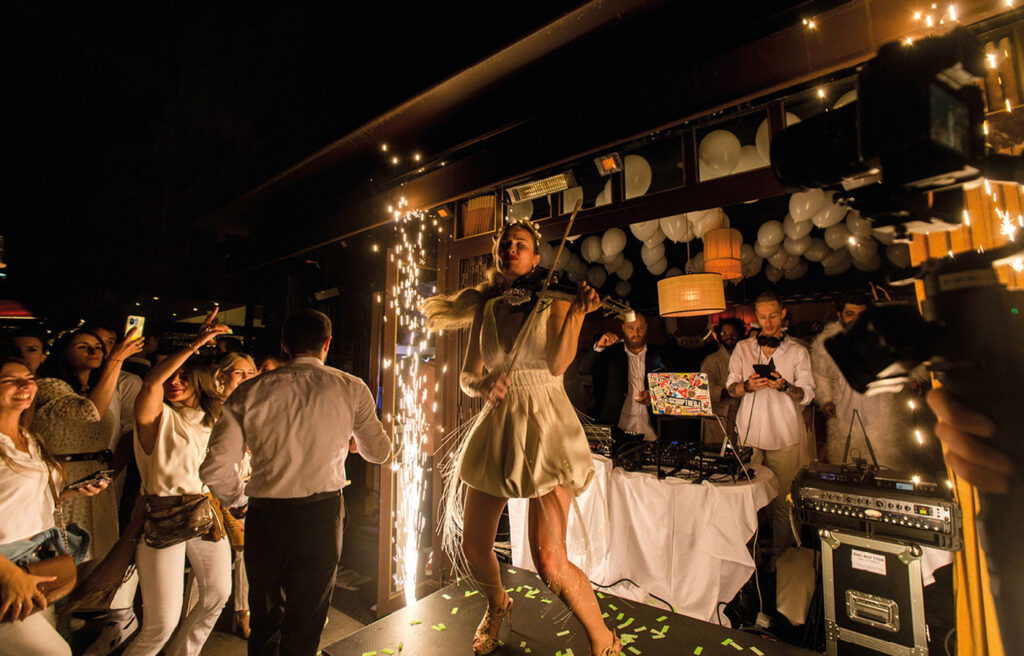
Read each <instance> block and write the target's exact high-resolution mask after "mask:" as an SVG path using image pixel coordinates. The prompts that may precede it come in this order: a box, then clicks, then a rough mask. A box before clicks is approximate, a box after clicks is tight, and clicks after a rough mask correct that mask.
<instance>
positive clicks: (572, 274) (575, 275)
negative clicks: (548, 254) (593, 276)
mask: <svg viewBox="0 0 1024 656" xmlns="http://www.w3.org/2000/svg"><path fill="white" fill-rule="evenodd" d="M566 275H567V276H568V277H569V280H570V281H572V282H579V281H581V280H583V274H581V273H580V272H579V271H576V270H575V269H570V270H569V272H568V273H566Z"/></svg>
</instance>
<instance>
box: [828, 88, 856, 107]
mask: <svg viewBox="0 0 1024 656" xmlns="http://www.w3.org/2000/svg"><path fill="white" fill-rule="evenodd" d="M856 99H857V90H856V89H854V90H853V91H847V92H846V93H844V94H843V95H841V96H839V100H837V101H836V102H835V104H834V105H832V109H839V108H840V107H843V106H844V105H849V104H850V103H852V102H853V101H854V100H856Z"/></svg>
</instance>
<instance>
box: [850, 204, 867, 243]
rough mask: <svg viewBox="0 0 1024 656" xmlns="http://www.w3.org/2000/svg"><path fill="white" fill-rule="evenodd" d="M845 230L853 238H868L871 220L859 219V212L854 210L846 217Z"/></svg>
mask: <svg viewBox="0 0 1024 656" xmlns="http://www.w3.org/2000/svg"><path fill="white" fill-rule="evenodd" d="M846 229H847V230H849V231H850V234H851V235H853V236H854V237H870V236H871V230H872V226H871V219H865V218H863V217H861V215H860V212H858V211H856V210H854V211H852V212H850V213H849V214H847V215H846Z"/></svg>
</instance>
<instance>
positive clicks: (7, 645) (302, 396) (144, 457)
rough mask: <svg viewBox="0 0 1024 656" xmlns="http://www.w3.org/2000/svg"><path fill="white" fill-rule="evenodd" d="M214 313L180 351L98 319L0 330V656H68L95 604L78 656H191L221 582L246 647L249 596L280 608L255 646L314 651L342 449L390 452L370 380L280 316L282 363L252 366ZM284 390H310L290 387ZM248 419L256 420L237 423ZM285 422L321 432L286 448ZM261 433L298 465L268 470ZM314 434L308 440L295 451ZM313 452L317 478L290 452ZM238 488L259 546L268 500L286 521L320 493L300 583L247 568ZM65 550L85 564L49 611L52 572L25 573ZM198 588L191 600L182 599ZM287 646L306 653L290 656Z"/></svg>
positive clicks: (336, 539)
mask: <svg viewBox="0 0 1024 656" xmlns="http://www.w3.org/2000/svg"><path fill="white" fill-rule="evenodd" d="M215 316H216V310H214V312H213V313H211V315H210V316H209V317H208V318H207V320H206V321H205V322H204V323H203V324H202V325H201V326H200V329H199V333H198V334H197V335H196V336H195V337H194V338H192V339H191V340H189V341H188V342H187V343H186V344H184V345H183V346H181V347H179V348H166V349H161V348H156V347H155V344H156V343H157V342H158V340H157V339H153V338H150V339H145V338H141V337H139V336H138V335H137V334H136V331H135V329H131V330H129V331H128V333H127V334H125V335H124V336H123V337H121V338H119V336H118V332H117V331H116V330H115V329H114V328H113V327H112V326H110V325H107V324H104V323H102V322H93V323H90V322H86V323H83V324H82V325H80V326H78V327H77V328H75V329H73V330H69V331H67V332H65V333H62V334H60V335H59V336H58V337H57V338H56V339H54V340H53V341H52V342H48V340H47V339H45V338H44V336H43V334H42V333H39V332H35V331H32V330H27V329H19V330H17V331H12V332H10V333H9V334H7V335H4V336H2V341H0V350H2V351H3V352H2V353H0V461H2V462H0V507H2V508H3V512H2V514H0V619H3V620H5V621H2V622H0V654H4V655H7V654H11V655H14V654H17V655H18V656H22V655H24V654H46V655H51V654H62V653H64V654H70V653H71V648H70V646H69V640H71V641H73V640H72V639H73V635H72V634H73V631H74V630H75V629H77V628H79V627H80V625H81V623H80V622H75V621H74V618H75V613H86V614H88V615H90V616H91V615H94V614H95V612H96V611H99V610H102V611H105V613H104V614H103V615H102V616H101V617H102V626H101V630H100V631H99V634H98V636H97V637H96V638H95V640H94V641H92V643H91V644H90V645H89V646H88V647H87V648H86V649H85V651H84V654H86V655H87V656H103V655H105V654H109V653H111V652H113V651H114V650H116V649H118V648H120V647H121V646H122V645H123V644H124V643H125V642H126V641H128V640H131V642H130V644H128V645H127V647H126V649H125V651H124V653H125V654H131V655H140V654H157V653H167V654H174V655H178V654H187V655H195V654H199V653H200V651H201V650H202V647H203V645H204V643H205V642H206V640H207V638H208V637H209V635H210V633H211V632H212V630H213V627H214V624H215V623H216V621H217V620H218V618H219V617H220V615H221V613H222V611H223V609H224V607H225V606H226V604H227V603H228V600H229V599H231V598H232V589H234V595H233V600H234V603H233V611H234V612H233V616H232V617H233V626H234V629H235V630H236V632H238V634H239V635H240V636H241V637H244V638H250V637H253V636H252V635H251V632H252V628H251V627H250V621H249V619H250V604H249V600H250V598H258V599H275V600H276V603H275V604H274V605H272V606H271V607H267V605H266V604H261V605H260V607H259V608H258V609H256V610H257V611H258V614H259V617H260V618H261V619H262V620H264V621H262V622H258V623H257V628H256V632H257V633H258V635H257V636H255V637H254V640H256V641H259V644H258V645H257V647H256V648H255V649H254V653H269V651H268V649H270V648H273V649H277V648H278V647H279V646H282V645H283V646H284V647H285V648H286V649H284V651H285V652H286V653H300V652H301V653H305V652H308V653H314V652H315V651H316V646H317V642H318V640H319V634H320V629H322V627H323V625H324V621H325V618H326V609H327V605H326V603H323V604H319V605H317V604H314V606H315V608H314V609H312V610H315V611H316V612H313V613H310V612H309V611H310V610H311V609H310V608H308V607H307V606H304V605H302V601H303V593H308V594H312V591H313V587H312V586H311V584H312V583H313V580H314V579H315V580H316V581H317V584H318V586H319V587H318V588H317V590H318V593H317V594H318V600H319V599H320V598H323V599H326V600H327V601H329V599H330V594H329V592H330V591H331V590H332V589H333V580H334V569H335V568H336V567H337V564H338V561H339V559H340V555H341V535H340V527H341V519H342V517H343V511H342V509H343V505H342V504H341V502H340V492H339V491H340V489H341V488H342V487H343V486H344V462H345V455H346V454H347V453H349V451H350V450H352V451H361V453H362V454H363V455H364V457H366V458H367V459H368V460H370V461H372V462H383V461H385V460H386V459H387V458H388V457H389V456H390V452H391V442H390V439H389V438H388V437H387V436H386V435H385V434H384V431H383V428H382V426H381V424H380V422H379V421H378V420H377V417H376V406H375V404H374V403H373V398H372V396H371V394H370V392H369V389H368V388H367V386H366V384H365V383H363V382H362V381H360V380H359V379H357V378H355V377H353V376H350V375H348V374H344V373H342V372H340V371H337V370H335V369H332V368H330V367H326V366H325V365H324V360H325V358H326V353H327V346H328V345H329V344H330V333H331V327H330V322H329V321H328V320H327V318H326V317H325V316H323V315H322V314H320V313H317V312H313V311H307V312H300V313H299V314H297V315H296V316H294V317H292V318H291V319H289V321H288V323H286V326H285V331H284V339H283V340H282V347H283V350H284V351H285V352H286V353H287V354H288V355H284V356H277V355H274V356H267V357H264V358H261V363H260V366H259V367H257V364H256V362H255V361H254V359H253V358H252V356H250V355H248V354H246V353H244V352H242V351H241V350H240V342H239V341H238V340H236V339H234V338H232V337H230V336H228V335H227V334H226V333H227V332H228V327H227V326H226V325H223V324H220V323H218V322H217V321H216V319H215ZM256 378H260V379H261V381H260V383H264V382H265V383H267V384H268V385H269V387H270V388H271V389H272V392H271V393H268V394H266V396H265V398H263V399H262V401H256V402H254V401H253V393H251V392H250V390H251V389H253V388H252V385H248V386H247V385H246V382H247V381H249V382H250V383H252V384H254V383H255V382H256V381H254V380H253V379H256ZM296 379H303V384H304V385H305V386H306V389H302V390H299V391H296V390H295V381H296ZM330 381H335V389H333V390H332V389H329V388H328V387H327V385H328V384H329V382H330ZM262 388H263V386H262V385H260V386H257V387H256V388H255V389H257V390H259V389H262ZM255 394H256V395H257V397H258V395H259V392H255ZM236 397H237V398H239V399H240V400H239V403H238V404H237V405H236V404H234V403H233V402H234V400H235V399H236ZM277 402H284V403H286V404H288V407H287V408H281V407H277V406H275V403H277ZM243 408H244V410H243ZM246 411H247V412H248V416H249V417H255V422H249V423H247V422H244V421H242V422H241V423H239V422H240V421H241V419H240V418H241V417H242V416H243V415H244V413H245V412H246ZM325 413H330V415H331V416H330V421H326V418H327V415H326V414H325ZM296 415H302V416H306V417H308V418H309V419H308V420H309V421H311V422H317V423H318V425H317V426H313V427H310V426H307V427H306V429H308V430H305V431H303V432H304V435H303V436H302V437H301V438H298V439H295V440H290V438H291V437H293V436H294V433H293V431H295V430H300V429H297V428H296V425H297V424H300V423H301V419H299V418H298V417H297V416H296ZM282 421H287V422H288V423H289V425H288V426H284V427H282V426H281V423H282ZM275 422H276V423H275ZM261 431H262V432H263V433H269V434H272V435H273V437H274V439H279V440H283V441H284V442H285V443H287V442H290V441H291V443H292V447H291V448H295V449H296V452H295V453H294V454H293V455H294V456H296V457H295V458H294V460H293V463H299V464H297V465H296V468H293V470H291V471H289V472H285V473H284V474H280V472H277V471H271V470H273V469H274V468H275V467H278V466H280V465H281V464H283V463H284V462H285V460H284V459H281V458H278V457H277V456H278V453H279V452H278V448H279V447H281V448H285V447H283V443H275V444H273V445H272V446H271V447H270V448H271V451H269V452H268V451H267V446H266V445H265V444H263V443H262V441H261V436H260V435H258V434H257V433H259V432H261ZM242 434H244V435H245V439H244V440H241V439H239V441H238V442H237V443H233V447H232V448H230V449H227V450H225V449H224V448H218V445H219V444H223V441H224V439H228V438H227V437H226V436H230V439H237V438H241V435H242ZM310 437H313V438H317V439H318V440H319V441H318V442H317V443H316V444H313V443H312V442H309V443H305V442H303V440H305V439H307V438H310ZM310 448H315V449H318V450H319V451H320V452H322V453H323V454H324V455H325V458H323V459H321V460H318V461H317V467H318V468H319V469H318V471H315V472H312V475H311V472H310V471H306V470H305V469H303V465H302V464H301V463H303V462H309V461H307V460H306V459H305V457H300V455H301V456H305V455H306V454H308V453H310V452H311V451H309V449H310ZM313 452H315V451H313ZM208 453H215V454H216V455H217V462H216V463H208V465H207V467H208V468H209V470H210V471H211V472H214V474H211V476H212V477H213V480H207V478H206V477H204V476H202V475H201V468H202V467H203V466H204V461H206V460H207V455H208ZM331 453H333V454H334V455H333V456H332V457H326V456H327V455H328V454H331ZM253 459H254V460H253ZM254 462H255V466H253V463H254ZM275 463H276V464H275ZM268 467H269V469H268ZM279 474H280V475H285V476H287V475H291V476H293V477H294V482H293V484H292V487H291V488H290V489H282V488H281V487H280V486H281V485H282V480H281V479H280V477H279ZM318 475H319V478H317V476H318ZM250 477H253V486H251V487H249V488H248V489H249V491H250V496H253V497H254V498H252V499H251V505H252V508H253V515H254V517H253V518H252V519H250V520H249V527H248V528H249V533H250V536H249V537H250V540H249V541H248V542H249V543H250V546H252V545H253V542H255V544H256V545H259V544H260V543H261V542H262V540H261V538H260V536H259V535H257V538H256V539H255V541H254V540H253V538H252V534H253V533H257V534H258V533H259V531H261V530H262V531H263V536H262V537H263V538H266V537H267V536H268V535H269V537H270V539H271V540H270V541H271V542H276V541H278V540H279V538H280V536H281V535H285V534H286V533H287V532H283V531H281V530H280V526H276V527H275V526H271V527H268V526H267V525H266V522H265V520H264V517H263V512H262V510H261V509H262V506H263V505H266V504H270V505H274V506H279V507H280V508H281V510H282V511H283V512H285V513H289V514H293V513H294V511H293V510H292V509H291V503H292V502H294V501H296V500H299V501H303V500H305V501H308V500H309V499H310V498H313V497H318V496H319V495H327V497H329V498H330V499H331V500H332V502H331V503H329V504H328V505H327V507H326V511H327V513H328V515H331V514H333V515H332V517H326V518H325V517H324V516H322V515H323V513H321V516H318V517H316V518H313V519H312V520H311V521H312V522H313V524H312V525H313V527H314V528H316V529H319V530H320V531H321V533H323V528H322V527H332V528H328V529H327V533H328V534H330V535H327V536H326V538H325V537H324V536H323V535H321V536H319V537H320V538H323V539H316V540H312V542H313V543H315V544H316V545H317V548H318V549H319V552H320V554H326V556H327V558H323V557H320V558H319V559H318V560H315V561H314V560H310V559H303V560H300V561H298V563H297V564H298V565H300V566H299V567H298V570H300V572H305V571H306V569H304V568H308V567H311V566H312V565H313V564H314V562H315V563H316V564H317V565H318V569H317V571H316V572H315V576H314V577H313V578H309V577H306V578H302V577H301V576H300V577H299V579H300V580H298V581H297V582H296V581H285V580H284V578H287V577H284V578H282V577H280V576H278V577H276V578H275V577H274V576H272V575H271V571H275V570H276V571H278V572H279V573H280V572H281V571H285V570H287V568H286V567H283V566H282V563H281V560H283V558H281V557H280V556H272V558H276V559H278V560H277V562H274V563H271V564H269V565H267V564H266V563H264V562H262V561H261V564H260V566H259V567H258V568H257V571H256V573H255V574H251V569H250V570H247V568H246V566H245V564H246V561H247V560H250V555H251V554H248V553H247V554H246V556H245V557H243V555H242V550H243V547H244V544H245V542H246V540H245V538H244V536H245V516H246V514H247V510H248V507H249V505H250V500H249V499H247V498H246V497H245V495H244V494H242V493H241V490H242V487H243V485H244V483H245V482H246V481H248V480H249V479H250ZM268 477H269V482H268ZM48 488H50V489H48ZM228 488H230V493H228V492H226V491H225V490H226V489H228ZM51 489H52V492H51V491H50V490H51ZM211 489H212V490H214V492H215V494H211V493H210V490H211ZM254 490H255V492H254ZM256 497H265V498H256ZM299 505H302V506H303V507H305V504H299ZM312 505H313V506H317V505H318V504H312ZM319 505H321V506H322V505H323V504H319ZM119 510H120V512H119ZM271 524H273V522H271ZM300 526H301V523H298V524H296V523H292V524H291V525H290V528H292V529H297V528H298V527H300ZM332 530H333V533H332ZM65 534H66V535H67V536H68V537H67V538H65V537H64V536H65ZM290 534H291V535H293V536H294V535H295V532H294V531H292V532H291V533H290ZM265 548H266V547H265ZM250 550H251V549H250ZM291 551H292V552H296V551H299V550H295V549H292V550H291ZM64 553H67V554H70V555H72V556H73V557H74V559H75V561H76V562H78V563H80V564H81V566H80V567H79V568H78V576H77V587H75V589H74V592H72V594H71V596H70V597H68V599H67V600H65V601H63V602H61V607H62V608H63V611H67V612H62V613H61V614H60V615H57V614H55V613H54V608H53V606H52V605H48V603H47V600H46V597H45V595H44V594H43V593H42V592H40V590H41V589H42V588H41V587H39V584H41V583H42V584H44V587H45V584H46V583H48V582H50V581H51V579H50V578H47V577H39V576H33V575H31V574H28V573H27V570H26V569H25V567H26V566H28V565H30V564H31V563H33V562H38V561H40V560H46V559H47V558H50V557H52V556H56V555H59V554H64ZM258 553H261V554H263V555H261V556H257V557H259V558H267V557H270V556H268V555H267V554H268V553H269V552H264V551H262V550H260V551H259V552H258ZM186 561H187V563H188V565H189V568H190V570H191V575H190V577H189V578H188V579H186V576H185V570H186ZM293 566H295V564H293ZM186 581H187V582H186ZM193 582H194V583H193ZM193 584H194V589H195V594H187V593H188V590H187V588H186V586H192V585H193ZM250 585H253V588H254V589H255V592H256V596H255V597H250ZM325 590H326V592H325ZM137 591H141V601H142V603H141V607H142V617H141V622H140V620H139V618H138V617H137V616H136V611H135V608H136V603H135V599H136V592H137ZM186 603H187V604H188V605H187V606H186V612H185V613H184V614H183V613H182V607H183V604H186ZM307 605H308V604H307ZM310 623H312V624H310ZM313 625H316V626H313ZM298 643H302V644H303V645H304V647H303V648H301V649H298V650H291V651H289V649H292V648H293V647H294V646H295V644H298ZM310 643H311V644H312V649H313V651H309V648H310ZM274 653H277V652H276V651H274Z"/></svg>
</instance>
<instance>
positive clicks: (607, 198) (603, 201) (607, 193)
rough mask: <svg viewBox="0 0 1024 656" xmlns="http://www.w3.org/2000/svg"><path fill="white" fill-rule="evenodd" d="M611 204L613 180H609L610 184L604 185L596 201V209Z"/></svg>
mask: <svg viewBox="0 0 1024 656" xmlns="http://www.w3.org/2000/svg"><path fill="white" fill-rule="evenodd" d="M610 202H612V181H611V179H609V180H608V182H606V183H604V189H602V190H601V193H599V194H598V195H597V199H596V200H595V201H594V207H601V206H602V205H607V204H608V203H610Z"/></svg>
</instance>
